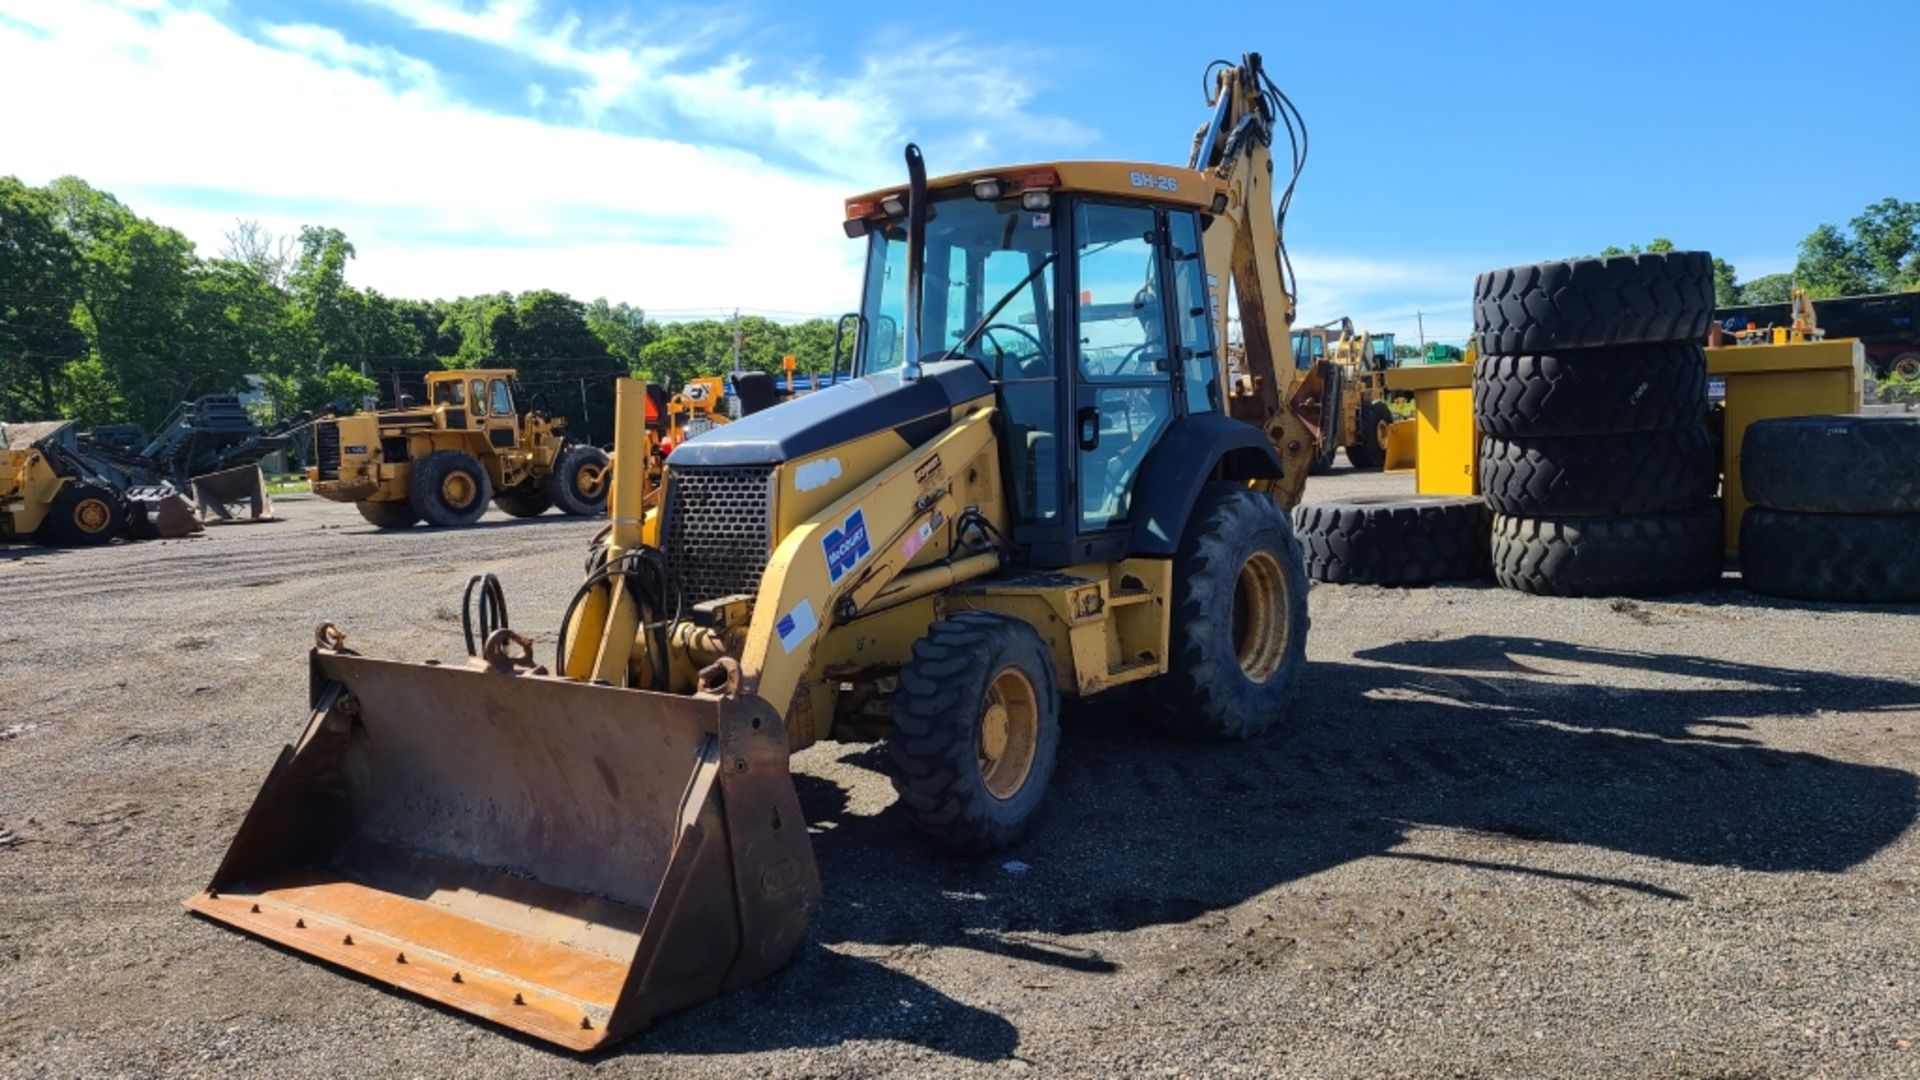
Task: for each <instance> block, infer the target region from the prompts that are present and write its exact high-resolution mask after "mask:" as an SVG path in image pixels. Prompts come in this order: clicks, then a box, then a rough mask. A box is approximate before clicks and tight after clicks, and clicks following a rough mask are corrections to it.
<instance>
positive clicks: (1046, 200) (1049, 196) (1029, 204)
mask: <svg viewBox="0 0 1920 1080" xmlns="http://www.w3.org/2000/svg"><path fill="white" fill-rule="evenodd" d="M1020 208H1021V209H1022V210H1051V209H1053V192H1051V191H1023V192H1021V193H1020Z"/></svg>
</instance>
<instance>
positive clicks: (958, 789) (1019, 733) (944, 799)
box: [888, 611, 1060, 852]
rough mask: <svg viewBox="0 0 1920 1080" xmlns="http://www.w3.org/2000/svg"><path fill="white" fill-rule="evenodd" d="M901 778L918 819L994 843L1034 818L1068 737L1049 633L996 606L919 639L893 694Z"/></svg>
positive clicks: (961, 846)
mask: <svg viewBox="0 0 1920 1080" xmlns="http://www.w3.org/2000/svg"><path fill="white" fill-rule="evenodd" d="M888 742H889V748H890V750H891V753H892V755H893V765H894V771H893V787H894V790H895V791H896V792H898V793H899V795H900V802H901V804H902V805H904V806H905V807H906V809H907V813H908V814H909V815H910V816H911V818H912V820H913V825H914V827H915V828H916V829H918V830H920V831H921V832H922V833H925V834H926V835H927V836H929V837H931V838H933V840H934V841H935V842H937V843H938V844H940V845H941V846H942V847H946V848H949V849H952V850H955V851H965V852H985V851H994V850H997V849H999V848H1004V847H1007V846H1008V845H1010V844H1012V843H1014V842H1015V841H1017V840H1019V839H1020V837H1022V836H1023V835H1025V834H1026V832H1027V830H1028V829H1030V828H1032V827H1033V822H1034V819H1035V817H1036V816H1037V815H1038V813H1039V809H1040V803H1041V800H1042V798H1043V797H1044V796H1045V794H1046V788H1047V781H1048V780H1049V779H1050V778H1051V777H1052V776H1053V765H1054V759H1055V757H1056V756H1057V754H1058V752H1059V746H1060V691H1059V687H1058V685H1057V683H1056V680H1055V677H1054V671H1053V661H1052V659H1051V658H1050V657H1049V655H1048V653H1047V647H1046V644H1045V643H1044V642H1042V641H1041V640H1040V635H1039V634H1038V633H1036V632H1035V631H1034V629H1033V627H1031V626H1028V625H1027V624H1026V623H1023V622H1021V621H1019V620H1018V619H1013V618H1010V617H1008V616H1005V615H999V614H995V613H993V612H987V611H961V612H956V613H955V614H954V615H952V616H951V617H949V618H946V619H942V620H940V621H939V622H936V623H934V624H933V626H932V627H931V628H929V629H928V631H927V634H926V636H925V637H923V638H921V639H920V640H919V641H917V642H915V643H914V646H913V659H912V660H910V661H908V662H907V665H906V666H905V667H904V668H901V669H900V689H899V691H898V692H897V693H896V694H895V695H894V698H893V735H892V737H891V738H890V739H889V740H888Z"/></svg>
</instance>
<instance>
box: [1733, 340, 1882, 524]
mask: <svg viewBox="0 0 1920 1080" xmlns="http://www.w3.org/2000/svg"><path fill="white" fill-rule="evenodd" d="M1866 370H1867V368H1866V352H1865V350H1864V349H1863V348H1862V347H1861V345H1860V342H1859V340H1858V339H1855V338H1835V339H1832V340H1829V341H1795V342H1789V343H1786V344H1768V345H1730V346H1727V347H1725V348H1720V349H1708V350H1707V378H1708V384H1707V385H1708V389H1707V395H1708V398H1709V399H1710V400H1712V401H1714V402H1715V403H1716V404H1720V405H1723V406H1724V409H1725V413H1724V420H1725V427H1724V431H1725V434H1726V441H1725V447H1724V450H1723V452H1722V460H1721V473H1722V482H1721V495H1722V497H1723V499H1724V502H1725V509H1726V515H1727V554H1729V555H1733V554H1737V553H1738V552H1739V550H1740V515H1742V514H1744V513H1745V512H1746V509H1747V496H1746V492H1745V490H1744V489H1743V488H1742V486H1741V484H1740V444H1741V442H1742V441H1743V440H1744V439H1745V438H1746V434H1747V425H1749V424H1751V423H1753V422H1754V421H1756V420H1767V419H1771V418H1773V417H1776V416H1818V415H1821V414H1824V413H1852V412H1859V411H1860V401H1861V383H1862V382H1863V381H1864V380H1865V378H1866Z"/></svg>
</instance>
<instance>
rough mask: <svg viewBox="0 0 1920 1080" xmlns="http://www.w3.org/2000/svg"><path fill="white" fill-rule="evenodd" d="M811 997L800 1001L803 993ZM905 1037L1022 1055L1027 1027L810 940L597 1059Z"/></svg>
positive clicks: (998, 1057) (964, 1051)
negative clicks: (759, 976) (767, 972)
mask: <svg viewBox="0 0 1920 1080" xmlns="http://www.w3.org/2000/svg"><path fill="white" fill-rule="evenodd" d="M796 1002H800V1003H804V1004H802V1005H801V1006H800V1007H798V1008H796V1007H795V1003H796ZM885 1040H891V1041H897V1042H906V1043H913V1044H915V1045H919V1046H924V1047H926V1048H927V1049H929V1050H934V1051H938V1052H940V1053H943V1054H949V1055H952V1056H955V1057H960V1058H966V1059H970V1060H973V1061H1003V1060H1006V1059H1008V1058H1011V1057H1013V1055H1014V1050H1015V1048H1016V1047H1017V1046H1018V1045H1019V1041H1020V1033H1019V1031H1018V1029H1016V1028H1015V1027H1014V1026H1013V1024H1012V1023H1010V1022H1009V1021H1008V1020H1007V1019H1006V1018H1005V1017H1002V1016H1000V1015H999V1014H997V1013H994V1012H991V1011H989V1010H986V1009H981V1008H977V1007H975V1006H972V1005H966V1004H963V1003H961V1002H959V1001H956V1000H954V999H953V998H952V997H949V996H948V995H946V994H943V993H941V992H940V991H938V990H935V989H934V988H933V987H931V986H929V985H927V984H926V983H924V982H922V981H920V980H919V979H916V978H914V977H912V976H911V975H906V974H903V973H901V972H899V971H895V970H893V969H892V968H889V967H887V966H886V965H884V964H881V963H879V962H878V961H875V960H868V959H863V958H861V957H857V956H851V955H848V954H847V953H845V952H836V951H834V950H832V949H827V948H823V947H822V946H821V945H820V944H819V943H818V941H817V940H816V941H809V942H807V943H806V944H805V945H803V946H802V947H801V949H800V951H799V953H798V954H797V955H796V956H795V957H794V959H793V962H792V963H791V964H789V965H788V966H787V967H786V968H785V969H784V970H783V971H781V972H780V973H779V974H778V975H776V976H774V977H773V978H771V979H764V980H762V981H760V982H758V983H755V984H753V985H751V986H748V987H745V988H744V989H740V990H736V991H733V992H731V993H726V994H722V995H721V996H720V997H718V998H716V999H715V1000H713V1001H710V1002H707V1003H706V1004H703V1005H701V1006H699V1007H697V1008H694V1009H690V1010H688V1011H686V1012H682V1013H678V1014H676V1015H674V1016H670V1017H667V1018H666V1019H664V1020H661V1021H660V1022H659V1023H658V1024H656V1025H654V1027H653V1028H652V1029H650V1030H648V1031H645V1032H642V1033H641V1034H639V1035H637V1036H635V1037H634V1038H631V1039H629V1040H627V1041H626V1042H623V1043H620V1044H618V1045H616V1046H614V1047H612V1048H609V1049H608V1050H606V1051H603V1052H602V1053H600V1054H596V1055H593V1056H592V1057H590V1058H588V1059H587V1060H589V1061H594V1060H599V1059H603V1058H617V1057H627V1056H633V1057H637V1058H646V1057H654V1056H658V1055H662V1054H699V1055H711V1054H739V1053H750V1052H754V1051H764V1050H785V1049H802V1048H808V1047H815V1048H823V1047H831V1046H838V1045H841V1044H842V1043H847V1042H854V1041H885Z"/></svg>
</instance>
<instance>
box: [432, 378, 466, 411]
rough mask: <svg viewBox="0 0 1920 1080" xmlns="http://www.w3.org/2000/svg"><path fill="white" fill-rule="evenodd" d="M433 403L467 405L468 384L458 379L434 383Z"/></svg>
mask: <svg viewBox="0 0 1920 1080" xmlns="http://www.w3.org/2000/svg"><path fill="white" fill-rule="evenodd" d="M433 403H434V404H435V405H465V404H466V403H467V388H466V384H465V383H462V382H461V381H460V380H458V379H447V380H445V381H444V382H437V383H434V384H433Z"/></svg>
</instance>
